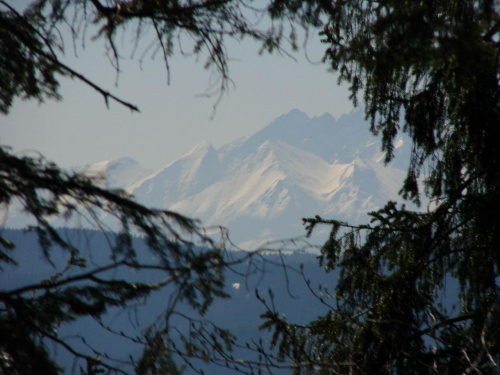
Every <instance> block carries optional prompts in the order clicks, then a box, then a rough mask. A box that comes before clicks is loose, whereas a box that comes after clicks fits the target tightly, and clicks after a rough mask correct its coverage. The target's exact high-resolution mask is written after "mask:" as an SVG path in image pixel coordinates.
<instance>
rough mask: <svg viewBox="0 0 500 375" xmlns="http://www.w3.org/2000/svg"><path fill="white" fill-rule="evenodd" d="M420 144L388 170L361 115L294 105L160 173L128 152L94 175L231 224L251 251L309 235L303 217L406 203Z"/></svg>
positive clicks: (353, 218) (157, 202)
mask: <svg viewBox="0 0 500 375" xmlns="http://www.w3.org/2000/svg"><path fill="white" fill-rule="evenodd" d="M410 146H411V145H410V144H409V142H408V141H407V140H406V139H405V138H403V137H400V138H398V139H397V140H396V143H395V149H394V154H395V156H396V159H395V161H393V162H392V163H391V164H390V165H389V166H384V165H383V160H384V154H383V153H382V152H381V150H380V140H379V139H378V138H376V137H374V136H373V135H372V134H371V133H370V131H369V125H368V124H367V123H366V122H365V121H364V120H363V116H362V112H361V111H359V110H357V111H353V112H352V113H350V114H348V115H344V116H342V117H340V118H339V119H338V120H336V119H335V118H334V117H332V116H331V115H329V114H324V115H322V116H319V117H313V118H309V117H308V116H307V115H306V114H305V113H303V112H300V111H299V110H292V111H290V112H289V113H288V114H284V115H282V116H279V117H278V118H276V119H275V120H274V121H272V122H271V123H270V124H269V125H267V126H266V127H264V128H263V129H262V130H260V131H259V132H257V133H255V134H253V135H251V136H249V137H246V138H242V139H239V140H236V141H235V142H232V143H230V144H228V145H225V146H223V147H221V148H220V149H219V150H215V149H214V148H213V147H212V146H211V145H210V144H208V143H202V144H199V145H197V146H196V147H194V148H193V149H192V150H191V151H189V152H187V153H186V154H184V155H183V156H181V157H180V158H178V159H177V160H175V161H173V162H171V163H169V164H167V165H166V166H165V167H163V168H162V169H160V170H158V171H156V172H154V173H149V172H148V171H147V170H145V169H144V168H142V167H140V166H139V165H138V164H137V162H135V161H133V160H132V159H128V158H124V159H118V160H114V161H105V162H101V163H96V164H93V165H91V166H88V167H87V168H86V169H85V171H86V172H87V173H91V174H94V173H95V174H98V175H99V174H104V175H106V176H107V178H108V180H107V184H108V185H107V186H108V187H112V188H115V187H121V188H125V189H126V190H127V191H128V192H129V193H131V194H132V195H133V196H134V197H135V198H136V199H137V200H138V201H139V202H141V203H143V204H145V205H147V206H150V207H156V208H163V209H169V210H173V211H177V212H180V213H182V214H184V215H187V216H190V217H194V218H198V219H201V220H202V222H203V223H204V224H205V225H223V226H226V227H228V228H229V231H230V232H229V234H230V238H231V239H232V240H233V242H235V243H237V244H240V245H241V246H242V247H244V248H250V247H252V246H256V245H257V244H258V243H261V242H263V241H269V240H275V239H286V238H291V237H296V236H299V235H303V234H304V230H303V227H302V218H303V217H311V216H314V215H321V216H323V217H325V218H336V219H341V220H346V221H350V222H360V221H363V220H365V219H366V218H367V216H366V213H367V212H369V211H373V210H376V209H377V208H380V207H382V206H383V205H384V204H385V203H386V202H387V201H388V200H398V194H397V193H398V191H399V189H400V187H401V185H402V181H403V179H404V177H405V174H406V172H405V170H406V167H407V165H408V155H409V150H410ZM102 219H103V220H104V222H105V223H106V221H107V220H108V218H107V217H105V216H103V217H102ZM327 229H328V228H325V231H327Z"/></svg>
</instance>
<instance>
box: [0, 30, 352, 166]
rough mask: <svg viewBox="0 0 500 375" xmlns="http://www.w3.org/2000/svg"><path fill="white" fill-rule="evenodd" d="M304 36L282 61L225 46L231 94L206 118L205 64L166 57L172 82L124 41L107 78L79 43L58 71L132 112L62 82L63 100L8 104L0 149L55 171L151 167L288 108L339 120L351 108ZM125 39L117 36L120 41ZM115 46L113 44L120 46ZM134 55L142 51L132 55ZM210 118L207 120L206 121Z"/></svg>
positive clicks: (250, 45) (96, 57)
mask: <svg viewBox="0 0 500 375" xmlns="http://www.w3.org/2000/svg"><path fill="white" fill-rule="evenodd" d="M318 39H319V37H317V36H313V37H311V40H310V41H309V43H308V48H307V53H308V57H309V59H310V60H311V61H313V62H316V64H314V63H312V62H310V61H308V60H307V59H306V58H305V56H304V50H302V51H299V52H297V53H295V54H294V57H295V58H296V61H294V60H293V59H291V58H289V57H286V56H279V55H263V56H259V55H258V50H259V45H258V44H256V43H254V42H251V41H247V40H244V41H242V42H240V43H237V42H231V43H229V44H228V51H229V55H230V57H231V58H232V61H231V63H230V75H231V78H232V80H233V82H234V85H235V86H234V87H233V86H231V88H230V90H229V91H228V92H227V93H226V94H225V95H224V96H223V98H222V100H221V101H220V103H219V104H218V106H217V109H216V112H215V114H213V105H214V103H215V101H216V98H206V97H200V96H199V94H202V93H203V92H204V91H205V90H206V88H207V86H208V84H209V80H210V72H209V71H207V70H204V69H203V64H204V62H205V61H204V59H200V60H199V61H196V59H195V58H185V57H183V56H180V55H179V54H176V55H175V56H174V57H172V58H171V59H170V68H171V84H170V85H167V75H166V70H165V66H164V65H163V61H162V59H161V56H157V57H156V59H155V60H152V59H151V58H149V57H147V58H146V59H145V60H144V62H143V64H142V68H141V66H140V65H139V63H138V61H137V57H136V58H135V59H133V60H131V59H130V58H129V56H127V55H126V54H127V52H126V51H127V50H129V48H128V46H127V43H126V42H123V46H122V48H123V51H125V52H124V61H122V66H121V68H122V73H121V75H120V76H119V78H118V86H116V85H115V83H116V73H115V71H114V68H113V67H112V66H111V64H110V63H109V61H108V60H107V58H106V56H105V54H104V48H103V45H102V41H98V42H96V43H94V44H92V43H89V42H87V45H86V47H85V49H84V50H82V49H81V48H80V47H79V48H78V52H77V54H78V56H77V57H75V55H74V53H73V51H72V49H71V48H68V51H67V52H66V63H68V64H70V65H71V66H73V67H74V68H76V69H77V70H79V71H80V72H82V73H83V74H84V75H86V76H87V77H88V78H90V79H91V80H93V81H95V82H97V83H100V84H101V85H102V86H103V87H104V88H106V89H108V90H110V91H112V92H113V93H115V94H116V95H118V96H119V97H121V98H122V99H125V100H127V101H130V102H132V103H134V104H136V105H138V106H139V108H140V110H141V113H131V112H130V111H129V110H128V109H126V108H124V107H121V106H120V105H119V104H117V103H114V102H111V104H110V108H109V109H107V108H106V105H105V103H104V100H103V98H102V96H100V94H98V93H97V92H96V91H94V90H93V89H91V88H90V87H88V86H86V85H85V84H83V83H81V82H79V81H76V80H69V79H64V80H63V81H62V85H61V90H60V93H61V94H62V96H63V100H62V101H59V102H56V101H46V102H45V103H43V104H42V105H39V104H38V103H36V102H34V101H22V100H16V102H15V103H14V105H13V107H12V109H11V112H10V114H9V115H8V116H2V115H0V142H1V144H3V145H8V146H12V147H13V149H14V151H16V152H20V153H24V154H26V153H27V154H33V155H36V152H41V153H42V154H43V155H44V156H45V157H46V158H48V159H49V160H52V161H55V162H57V163H59V164H60V165H61V166H63V167H70V166H75V165H84V164H88V163H93V162H97V161H101V160H106V159H112V158H118V157H122V156H129V157H132V158H134V159H136V160H137V161H139V162H140V163H141V164H142V165H143V166H145V167H148V168H151V169H157V168H160V167H162V166H163V165H165V164H167V163H168V162H170V161H172V160H173V159H175V158H176V157H178V156H180V155H181V154H182V153H184V152H186V151H187V150H189V149H190V148H192V147H193V146H195V145H196V144H198V143H200V142H202V141H209V142H210V143H212V144H213V145H214V146H215V147H219V146H221V145H223V144H225V143H228V142H231V141H233V140H234V139H236V138H239V137H241V136H246V135H251V134H252V133H254V132H256V131H257V130H259V129H261V128H262V127H264V126H265V125H267V124H268V123H269V122H270V121H272V120H273V119H274V118H276V117H277V116H279V115H280V114H283V113H286V112H288V111H290V110H291V109H293V108H298V109H300V110H302V111H304V112H306V113H307V114H308V115H309V116H311V117H312V116H319V115H321V114H323V113H325V112H328V113H331V114H332V115H334V116H335V117H339V116H340V115H342V114H344V113H348V112H350V111H351V110H352V105H351V103H350V102H349V100H348V99H347V97H348V92H347V89H346V88H345V87H344V88H343V87H338V86H337V81H336V76H335V75H333V74H332V73H330V72H328V67H327V66H326V65H324V64H320V63H319V61H320V60H321V56H322V53H323V51H324V49H325V46H323V45H321V44H320V43H319V41H318ZM124 40H126V38H124ZM120 45H121V44H120ZM139 51H141V50H140V49H139ZM212 115H213V118H212Z"/></svg>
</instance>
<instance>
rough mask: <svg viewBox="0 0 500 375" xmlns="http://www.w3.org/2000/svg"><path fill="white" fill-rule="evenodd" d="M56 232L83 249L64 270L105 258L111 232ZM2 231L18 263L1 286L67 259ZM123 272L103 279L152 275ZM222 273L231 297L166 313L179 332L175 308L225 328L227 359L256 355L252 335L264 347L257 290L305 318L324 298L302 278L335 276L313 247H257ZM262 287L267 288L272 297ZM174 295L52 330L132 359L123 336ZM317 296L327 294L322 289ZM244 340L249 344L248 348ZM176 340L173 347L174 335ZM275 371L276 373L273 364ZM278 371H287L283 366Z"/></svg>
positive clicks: (66, 363)
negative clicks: (260, 250)
mask: <svg viewBox="0 0 500 375" xmlns="http://www.w3.org/2000/svg"><path fill="white" fill-rule="evenodd" d="M59 233H60V235H61V236H63V237H64V238H66V239H67V240H68V241H71V243H73V244H75V246H78V247H79V248H80V249H82V251H81V255H82V256H85V258H86V259H87V266H86V268H84V269H70V270H69V271H66V272H65V273H64V276H65V277H70V276H74V275H77V274H80V273H84V272H87V271H89V270H90V269H92V267H95V266H98V265H100V264H101V265H102V264H105V263H106V262H107V261H108V260H109V258H110V257H111V252H110V251H109V241H110V239H112V238H113V236H114V235H113V234H112V233H104V232H100V231H95V230H84V229H82V230H78V229H59ZM2 236H3V237H4V238H6V239H8V240H10V241H12V242H14V243H16V250H15V252H14V253H13V258H14V259H15V260H16V262H17V263H18V264H17V265H5V266H4V269H3V272H2V273H0V285H1V288H0V289H1V290H0V292H5V291H10V290H13V289H18V288H22V287H24V286H27V285H31V284H38V283H40V282H41V281H42V280H49V279H50V278H53V277H54V275H56V274H57V273H58V272H61V271H63V270H64V269H65V267H66V266H67V260H68V257H69V254H68V252H67V251H66V250H63V249H61V248H60V247H58V246H54V247H53V248H52V249H51V251H50V255H49V257H48V258H46V257H44V255H43V253H42V251H41V250H40V246H39V244H38V238H37V236H36V234H35V233H30V232H27V231H24V230H8V229H4V230H2ZM134 247H135V248H136V250H137V252H138V254H142V255H143V256H146V257H147V256H148V255H146V254H147V253H148V252H147V249H146V244H145V243H144V240H143V239H141V238H136V239H135V240H134ZM200 251H202V250H201V249H200ZM247 255H248V253H245V252H227V253H226V254H225V257H226V260H227V261H228V262H231V261H234V260H237V259H241V258H244V257H246V256H247ZM236 263H237V262H236ZM127 272H128V273H129V274H123V273H121V272H117V271H111V272H109V273H108V274H107V275H106V278H107V279H109V280H114V279H120V278H124V279H125V280H129V281H130V282H132V281H133V282H137V281H141V282H149V281H154V280H155V276H156V275H155V274H154V271H151V270H148V271H144V270H143V271H139V272H138V274H135V273H133V272H131V271H130V270H128V271H127ZM225 276H226V279H225V285H226V287H225V290H226V291H227V293H228V294H229V296H230V298H228V299H217V300H215V301H214V303H213V305H212V306H211V308H209V310H208V311H207V313H206V314H205V315H204V316H201V315H200V314H198V313H197V312H196V311H195V310H194V309H192V308H190V307H189V306H188V305H187V304H185V305H184V306H183V307H180V308H179V310H178V311H179V315H178V316H176V317H173V321H172V322H171V325H172V326H174V327H176V329H179V330H180V331H181V333H183V334H188V331H189V328H190V324H192V321H190V320H189V319H186V318H185V317H183V316H182V315H181V314H185V315H186V316H189V317H190V318H191V319H196V320H199V319H201V320H204V321H206V322H208V321H210V322H211V323H213V324H215V325H218V326H219V327H220V328H224V329H228V330H229V331H230V332H231V333H232V335H234V336H235V337H236V342H235V346H234V351H233V352H232V353H229V352H228V353H227V354H228V355H229V356H232V357H233V358H232V359H233V361H234V362H236V361H235V359H238V360H244V361H249V360H258V353H257V352H256V347H257V346H258V345H259V340H262V342H261V345H263V348H266V349H267V347H268V345H269V341H270V339H271V332H269V331H267V330H259V326H261V325H262V323H263V320H262V319H261V317H260V315H261V314H263V313H265V312H266V310H267V308H266V306H264V304H263V302H261V301H260V300H259V299H258V298H257V294H256V292H257V293H258V295H259V296H260V297H261V298H263V299H264V300H265V301H266V303H267V304H268V306H272V304H274V306H275V309H276V311H278V312H280V313H285V314H286V317H287V318H289V319H290V320H291V321H294V322H300V323H304V324H305V323H306V322H308V321H310V320H311V319H314V318H316V317H317V316H318V315H319V314H322V313H325V312H326V307H325V305H323V304H322V303H321V302H320V300H319V298H318V297H316V296H315V295H314V294H312V293H311V291H310V290H309V286H308V285H307V282H306V281H309V282H310V288H311V289H312V290H314V291H315V292H317V293H319V290H318V287H319V286H320V285H323V286H325V285H329V286H330V287H332V285H334V283H335V278H336V274H326V273H325V272H324V271H323V269H322V268H321V267H319V265H318V263H317V259H316V255H314V254H312V253H289V254H280V253H274V254H273V253H267V254H261V255H259V256H256V257H253V258H249V259H248V260H246V261H244V262H242V263H237V264H235V265H234V266H231V267H229V268H228V269H227V272H226V275H225ZM85 282H87V283H89V282H90V281H88V280H87V281H85ZM269 290H272V295H273V298H272V299H271V297H270V295H269ZM173 294H174V292H173V289H172V288H170V289H169V288H167V289H164V290H162V291H160V292H158V293H155V294H152V295H151V296H150V298H149V299H148V300H147V301H146V299H141V298H138V299H137V301H136V303H134V304H131V305H130V307H129V308H127V309H123V308H110V309H109V310H108V311H107V313H106V314H105V316H104V317H102V318H100V319H98V318H92V317H84V318H81V319H78V320H76V321H74V322H71V323H63V324H61V325H60V326H59V327H58V331H59V332H58V334H59V337H61V338H63V339H64V340H66V341H67V342H68V343H70V344H71V345H72V346H73V347H74V348H75V349H76V350H80V351H82V352H84V353H86V354H89V355H92V356H96V355H98V356H108V357H110V358H114V359H115V360H117V363H118V364H119V363H120V361H127V360H128V359H129V356H130V355H131V356H133V357H134V358H135V360H137V358H139V357H140V355H141V353H142V350H143V349H144V346H143V345H142V344H141V343H139V342H138V340H136V341H135V342H134V340H131V339H130V338H138V337H139V336H141V335H142V334H144V332H146V331H147V328H148V327H149V326H150V325H151V324H155V322H156V320H157V319H158V317H159V316H161V314H162V312H163V311H165V310H166V309H167V306H168V304H169V303H170V302H171V300H170V299H171V297H172V295H173ZM323 298H325V299H326V300H328V298H327V297H326V296H325V295H323ZM271 300H272V301H273V303H271ZM282 316H285V315H282ZM105 327H107V328H105ZM125 336H129V337H130V338H126V337H125ZM172 337H174V338H175V337H177V338H178V339H179V335H178V334H176V333H173V334H172ZM174 340H175V339H174ZM247 343H248V344H249V345H250V346H251V347H252V348H250V349H249V348H247V346H246V344H247ZM177 345H178V346H179V349H180V348H181V346H182V342H181V339H179V342H178V343H177ZM46 348H47V349H48V351H49V353H51V355H53V356H54V357H55V359H56V361H57V363H58V364H59V365H61V366H63V367H65V370H64V372H65V373H73V372H74V373H79V368H80V366H83V365H84V363H83V361H82V360H81V359H80V360H75V359H74V356H73V355H72V354H71V353H69V352H68V351H67V350H66V349H65V348H63V347H61V346H60V345H56V344H55V343H51V342H48V341H47V342H46ZM91 348H92V349H91ZM174 357H175V356H174ZM177 359H178V360H180V359H179V358H177ZM261 360H262V358H261ZM188 362H189V363H190V364H191V365H193V366H194V367H195V368H197V369H198V368H201V369H204V370H205V371H206V373H217V374H225V373H227V374H232V373H238V372H237V371H236V370H234V369H232V368H233V367H234V365H230V366H228V367H229V368H227V367H226V362H225V361H222V360H221V361H215V362H213V363H210V364H206V363H204V362H203V361H201V360H196V359H194V358H190V359H189V361H188ZM180 363H182V360H180ZM220 365H222V366H220ZM122 368H123V369H127V367H126V366H125V365H122ZM275 371H277V372H280V371H279V370H276V369H275ZM283 371H285V372H286V370H283ZM185 373H187V374H189V373H195V370H194V369H192V368H189V367H187V368H186V369H185Z"/></svg>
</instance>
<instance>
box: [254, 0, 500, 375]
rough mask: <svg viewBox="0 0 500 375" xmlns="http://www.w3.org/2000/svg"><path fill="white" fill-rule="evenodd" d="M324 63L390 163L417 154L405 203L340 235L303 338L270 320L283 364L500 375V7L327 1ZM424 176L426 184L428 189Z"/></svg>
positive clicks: (325, 370)
mask: <svg viewBox="0 0 500 375" xmlns="http://www.w3.org/2000/svg"><path fill="white" fill-rule="evenodd" d="M327 12H328V15H329V24H328V26H327V27H326V28H325V29H324V32H323V35H324V42H325V43H327V45H328V49H327V51H326V56H325V59H326V61H328V62H329V63H330V64H331V67H332V69H333V70H334V71H337V72H339V74H340V81H341V82H348V83H349V84H350V89H351V92H352V99H353V101H354V103H357V96H358V95H359V93H360V92H362V93H363V98H364V104H365V111H366V115H367V117H368V119H369V120H370V122H371V130H372V132H373V133H375V134H379V135H380V136H381V137H382V141H383V148H384V150H385V152H386V161H387V162H389V161H390V160H391V158H392V150H393V147H394V140H395V137H396V136H397V134H398V133H399V132H401V131H403V132H406V133H408V134H409V135H410V137H411V139H412V141H413V152H412V155H411V161H410V165H409V169H408V175H407V178H406V180H405V183H404V186H403V187H402V190H401V194H402V196H403V197H405V198H408V199H411V200H413V201H415V202H419V194H425V195H426V196H427V198H428V199H429V200H430V202H431V203H430V204H429V206H428V207H423V210H422V211H421V212H412V211H408V210H406V209H405V207H404V206H401V207H398V206H397V205H396V204H394V203H388V204H387V206H386V207H385V208H383V209H381V210H380V211H377V212H374V213H372V214H371V217H372V220H371V222H370V223H368V224H366V225H359V226H351V225H348V224H347V223H343V222H339V221H335V220H326V219H323V218H320V217H316V218H310V219H305V224H306V226H307V229H308V231H309V232H311V231H312V230H314V228H315V227H316V226H318V225H321V224H328V225H331V226H332V231H331V235H330V239H329V240H328V241H327V243H326V244H325V245H324V246H323V248H322V250H321V257H320V261H321V264H323V265H324V266H325V267H327V269H339V271H340V278H339V280H338V284H337V285H336V287H335V288H334V290H330V291H326V292H325V290H321V291H320V292H321V293H320V294H318V298H320V300H321V301H322V302H323V303H325V304H327V305H328V306H330V312H329V313H328V314H326V315H325V316H322V317H319V318H318V319H317V320H315V321H312V322H311V323H310V324H309V325H307V326H298V325H294V324H292V323H290V322H287V321H286V320H284V319H283V318H282V316H281V314H278V312H277V311H275V310H274V309H271V308H270V309H269V311H268V313H267V314H266V316H265V318H266V319H267V321H266V323H265V324H264V327H268V328H272V329H273V330H274V339H273V340H274V341H273V343H272V345H273V346H274V347H276V348H277V349H278V351H279V355H278V356H277V357H275V358H274V359H275V360H277V361H282V362H285V363H289V364H290V366H291V368H294V369H295V373H304V374H316V373H317V374H410V373H411V374H498V373H499V372H500V335H499V334H498V333H499V332H500V294H499V293H500V289H499V281H500V153H499V152H498V140H499V139H500V106H499V103H500V102H499V98H500V88H499V79H500V67H499V64H500V60H499V57H500V13H499V12H500V9H499V5H498V2H495V1H487V0H482V1H462V0H460V1H458V0H457V1H454V0H451V1H450V0H446V1H440V0H438V1H427V0H425V1H414V0H408V1H407V0H400V1H385V0H382V1H376V2H372V1H361V0H346V1H338V2H332V3H331V8H329V9H327ZM419 177H422V178H423V181H424V182H423V183H422V186H419Z"/></svg>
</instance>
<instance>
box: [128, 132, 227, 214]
mask: <svg viewBox="0 0 500 375" xmlns="http://www.w3.org/2000/svg"><path fill="white" fill-rule="evenodd" d="M222 174H223V169H222V167H221V165H220V162H219V157H218V155H217V153H216V151H215V149H214V148H213V147H212V146H211V145H210V144H209V143H206V142H204V143H200V144H199V145H197V146H196V147H194V148H193V149H191V150H190V151H189V152H187V153H186V154H184V155H183V156H181V157H180V158H179V159H177V160H175V161H174V162H172V163H169V164H167V165H166V166H165V167H164V168H163V169H161V170H159V171H157V172H155V173H153V174H151V175H150V176H148V177H146V178H144V179H142V180H141V181H139V182H136V183H135V184H129V185H128V186H127V190H128V191H129V192H131V193H132V194H133V195H134V197H135V198H136V199H138V200H139V201H141V202H143V203H144V204H146V205H148V206H150V207H160V208H169V207H170V206H172V205H173V204H174V203H175V202H177V201H179V200H182V199H184V198H186V197H189V196H192V195H195V194H198V193H199V192H201V191H203V190H204V189H206V188H207V187H209V186H210V185H212V184H214V183H215V182H216V181H217V180H218V179H219V178H220V177H221V176H222Z"/></svg>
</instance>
